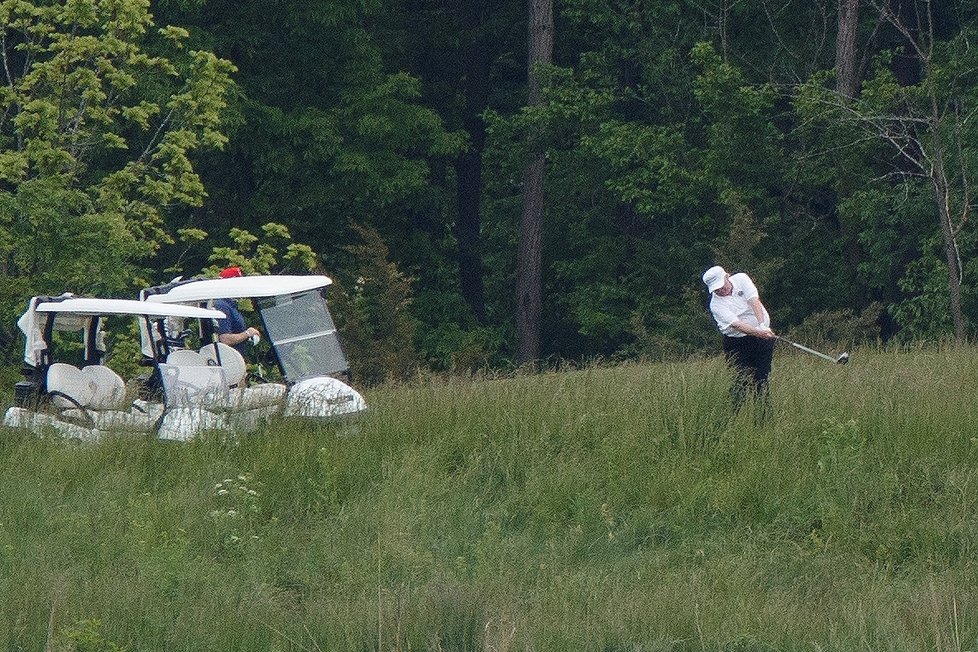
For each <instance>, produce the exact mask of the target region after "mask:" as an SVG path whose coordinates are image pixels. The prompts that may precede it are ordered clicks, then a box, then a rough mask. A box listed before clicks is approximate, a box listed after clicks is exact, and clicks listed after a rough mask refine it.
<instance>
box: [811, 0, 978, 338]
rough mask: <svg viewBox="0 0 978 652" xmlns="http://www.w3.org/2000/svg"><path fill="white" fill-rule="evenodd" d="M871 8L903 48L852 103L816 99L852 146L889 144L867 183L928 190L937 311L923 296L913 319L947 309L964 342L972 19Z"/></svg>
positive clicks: (972, 136)
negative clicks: (937, 262)
mask: <svg viewBox="0 0 978 652" xmlns="http://www.w3.org/2000/svg"><path fill="white" fill-rule="evenodd" d="M873 6H874V7H875V9H876V10H877V11H879V12H880V15H881V16H882V18H883V20H884V21H886V23H888V24H889V25H890V26H891V27H892V28H893V30H895V34H896V37H897V38H898V39H899V41H898V42H899V43H900V46H899V47H897V48H896V49H894V50H893V51H890V52H886V53H884V54H883V55H882V56H881V57H879V58H878V59H877V62H876V66H875V69H874V74H873V76H872V78H871V79H869V80H867V82H866V83H865V85H864V89H863V92H862V94H861V95H860V96H859V98H858V99H857V100H855V101H850V100H851V98H849V97H847V96H842V95H838V94H832V93H828V94H824V93H823V92H822V91H820V90H816V91H815V92H814V93H813V94H812V96H813V97H819V98H820V99H819V100H818V101H817V102H818V104H819V108H816V109H815V111H823V112H824V115H823V118H827V119H829V120H833V121H836V122H838V123H841V124H844V125H848V126H849V127H850V128H852V129H853V132H852V134H853V135H852V139H851V142H850V146H853V145H856V144H857V143H858V142H859V141H862V142H866V141H875V143H877V144H879V145H883V146H885V147H887V148H889V150H890V154H891V155H890V156H889V157H888V159H887V160H886V166H885V167H884V168H882V169H881V170H880V171H879V174H878V175H877V177H876V179H875V180H874V183H873V186H874V187H875V188H877V189H879V190H880V191H881V192H887V191H888V190H889V189H890V188H893V187H895V188H896V189H898V191H901V192H903V193H904V194H905V195H906V196H908V197H909V196H911V195H917V194H919V193H920V192H921V191H923V189H924V187H923V186H922V185H921V182H925V183H926V184H927V185H928V186H929V194H930V202H931V211H932V212H931V215H932V216H933V217H932V218H931V219H933V218H936V220H935V222H936V223H935V222H932V224H934V225H935V226H936V227H937V232H936V237H937V242H939V246H938V247H937V249H938V250H939V252H940V253H939V256H940V257H941V258H942V259H943V260H942V263H943V264H942V267H943V270H944V271H943V275H944V281H943V285H944V289H943V292H944V301H943V302H940V304H942V305H943V307H942V308H941V307H938V305H939V304H938V303H934V302H929V305H930V308H929V309H928V310H926V311H921V310H914V311H913V312H914V313H915V314H916V315H917V317H916V319H918V320H922V321H927V322H931V321H933V320H934V319H935V318H937V319H939V318H940V317H941V314H940V313H941V312H942V311H943V312H944V315H943V316H944V317H945V318H946V319H947V320H948V321H949V323H950V324H951V326H952V329H953V333H954V336H955V338H957V339H958V340H963V339H965V338H966V336H967V320H966V317H965V311H964V309H963V307H962V266H961V258H962V254H961V244H962V237H963V236H965V235H966V227H967V226H968V223H969V218H970V211H971V209H972V203H973V200H972V199H971V187H972V181H971V180H972V178H973V176H974V174H975V173H976V171H978V170H976V168H975V166H976V163H978V160H976V154H978V152H976V151H975V150H974V143H975V142H976V136H978V133H976V132H975V130H974V127H973V126H972V121H971V117H972V116H973V114H974V112H975V111H978V76H976V74H975V70H976V64H978V51H976V50H975V48H974V47H973V45H972V40H973V37H974V32H975V25H974V20H975V16H974V15H969V12H968V11H964V7H958V8H957V10H954V11H949V12H948V13H947V14H944V15H938V14H935V13H934V11H932V9H933V8H932V6H931V3H929V2H916V3H905V4H901V5H900V6H898V7H897V9H896V10H895V9H894V8H893V7H892V6H891V5H889V4H886V5H883V4H875V3H874V5H873ZM971 14H973V12H971ZM952 17H953V20H952ZM958 21H960V22H958ZM954 22H956V23H957V24H954V25H949V23H954ZM908 57H911V58H912V60H913V62H914V65H913V66H911V65H910V64H908V62H907V58H908ZM898 58H899V59H900V60H899V61H897V59H898ZM811 90H813V87H809V91H811ZM890 191H892V190H890ZM865 192H866V191H864V192H863V193H861V194H862V195H863V197H862V199H857V201H859V202H860V203H862V204H863V205H864V206H865V205H867V204H868V200H867V198H866V197H865V196H864V195H865ZM919 237H920V241H919V242H918V243H917V247H918V248H919V249H920V250H922V251H924V252H929V251H931V247H930V245H929V244H928V242H929V241H930V240H931V239H932V232H931V231H927V232H925V233H923V234H921V235H920V236H919ZM925 255H926V254H925ZM922 264H925V265H926V263H922ZM911 272H912V273H913V274H915V275H916V276H917V280H916V281H912V280H911V278H910V276H907V277H904V279H903V280H902V284H903V285H904V287H905V288H906V289H907V290H911V288H913V290H912V291H915V292H931V291H933V290H934V289H935V288H933V286H932V285H929V283H930V281H929V280H928V281H926V283H927V284H928V286H927V287H924V286H922V285H920V283H921V282H923V281H921V279H923V278H924V277H925V276H927V277H928V278H933V277H932V276H929V275H926V274H923V275H922V274H921V273H920V272H921V264H917V265H915V266H913V267H912V268H908V274H909V273H911ZM895 309H896V310H899V309H900V308H899V307H896V308H895ZM935 312H936V314H935ZM925 313H930V314H925ZM907 314H909V313H907ZM927 329H928V332H935V329H933V328H930V327H929V326H928V327H927Z"/></svg>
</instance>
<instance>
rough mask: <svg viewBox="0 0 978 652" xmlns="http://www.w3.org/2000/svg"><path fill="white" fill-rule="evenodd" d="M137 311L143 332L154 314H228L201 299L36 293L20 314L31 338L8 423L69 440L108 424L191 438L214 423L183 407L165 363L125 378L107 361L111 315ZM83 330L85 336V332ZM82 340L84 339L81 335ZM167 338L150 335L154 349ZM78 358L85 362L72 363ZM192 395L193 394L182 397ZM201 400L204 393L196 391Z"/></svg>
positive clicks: (94, 436)
mask: <svg viewBox="0 0 978 652" xmlns="http://www.w3.org/2000/svg"><path fill="white" fill-rule="evenodd" d="M119 317H122V318H123V319H132V318H136V319H138V320H139V323H140V326H141V327H142V329H143V331H144V333H146V334H148V333H150V332H151V329H152V323H153V320H159V319H201V320H207V321H211V320H213V319H219V318H223V317H224V313H222V312H220V311H217V310H210V309H204V308H200V307H196V306H181V305H166V304H148V303H145V302H142V301H132V300H127V299H96V298H84V297H76V296H74V295H72V294H64V295H61V296H58V297H48V296H40V297H34V298H32V299H31V300H30V302H29V303H28V308H27V311H26V312H25V313H24V314H23V315H22V316H21V317H20V319H19V320H18V321H17V326H18V327H19V328H20V330H21V331H22V332H23V333H24V335H25V337H26V340H27V342H26V346H25V347H24V362H25V367H24V375H25V378H26V379H25V380H23V381H20V382H18V383H17V384H16V386H15V388H14V405H13V406H12V407H10V408H9V409H8V410H7V411H6V413H5V414H4V418H3V424H4V425H5V426H9V427H19V428H26V429H29V430H32V431H35V432H39V431H42V430H44V429H48V428H50V429H53V430H55V431H56V432H57V433H59V434H60V435H61V436H63V437H65V438H68V439H79V440H82V441H97V440H99V439H100V438H101V437H102V435H103V434H104V433H105V432H107V431H113V430H114V431H124V432H129V433H132V432H142V433H152V432H156V433H158V434H159V436H161V437H164V438H186V437H188V436H192V434H194V433H195V432H197V431H199V430H200V429H201V428H203V427H214V426H215V425H216V424H215V423H214V420H213V419H211V420H210V421H208V422H206V423H205V422H201V420H200V419H196V420H194V419H188V418H187V417H186V415H185V414H183V413H182V411H181V409H179V404H180V403H181V396H180V394H179V392H178V391H177V390H178V389H179V388H178V387H177V385H176V384H174V383H170V384H169V386H167V385H165V384H163V383H161V382H157V383H156V386H157V388H156V391H154V390H153V383H152V382H147V381H151V379H153V378H156V379H160V378H161V373H162V371H161V369H160V368H159V366H158V365H155V363H154V362H153V361H154V360H155V359H156V356H155V355H152V356H150V357H149V358H147V361H146V363H147V364H148V365H149V366H150V367H152V372H151V374H150V375H149V376H147V377H146V378H144V379H133V380H130V382H129V383H126V381H124V380H123V379H122V377H120V376H119V375H118V374H117V373H116V372H115V371H113V370H112V369H110V368H109V367H107V366H105V364H104V362H105V348H106V346H105V322H106V321H107V320H112V319H113V318H119ZM79 335H80V338H78V336H79ZM79 339H80V341H79ZM160 341H162V338H149V337H147V338H146V339H145V341H144V343H143V344H144V346H149V347H150V349H151V350H152V349H153V348H154V347H156V346H157V343H158V342H160ZM72 358H74V360H73V361H77V362H78V364H77V366H76V364H72V363H71V362H66V360H70V359H72ZM183 399H184V402H186V399H187V396H183ZM195 399H197V400H198V402H199V401H201V400H203V398H202V397H200V396H195Z"/></svg>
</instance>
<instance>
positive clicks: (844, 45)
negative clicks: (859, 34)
mask: <svg viewBox="0 0 978 652" xmlns="http://www.w3.org/2000/svg"><path fill="white" fill-rule="evenodd" d="M838 26H839V31H838V33H837V34H836V38H835V75H836V90H837V91H838V92H839V93H840V94H841V95H842V96H843V97H847V98H849V99H853V98H855V97H856V96H857V95H858V94H859V81H860V80H859V66H858V58H859V57H858V54H859V53H858V50H857V48H856V31H857V28H858V26H859V0H839V20H838Z"/></svg>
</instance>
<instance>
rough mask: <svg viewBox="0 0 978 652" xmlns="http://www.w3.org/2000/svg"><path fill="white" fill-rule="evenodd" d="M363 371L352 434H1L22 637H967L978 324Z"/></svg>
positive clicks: (363, 643) (977, 613)
mask: <svg viewBox="0 0 978 652" xmlns="http://www.w3.org/2000/svg"><path fill="white" fill-rule="evenodd" d="M729 380H730V378H729V373H728V372H727V370H726V369H725V368H724V367H723V366H722V364H721V363H720V361H719V360H717V359H703V360H693V361H689V362H686V363H682V364H649V365H640V364H631V365H625V366H619V367H593V368H587V369H583V370H576V371H566V372H560V373H549V374H543V375H537V376H522V377H515V378H501V379H478V380H468V379H452V380H444V379H434V380H429V381H425V382H417V383H414V384H410V385H405V386H398V387H387V388H383V389H380V390H375V391H372V392H369V393H368V394H367V400H368V401H369V403H370V404H371V406H372V408H371V411H370V413H369V414H368V415H367V416H366V417H365V418H364V419H363V420H362V422H361V423H360V426H359V432H358V433H357V434H354V435H351V434H349V433H341V432H337V431H336V430H333V429H330V428H328V427H317V426H314V425H311V424H307V423H302V422H281V423H274V424H271V425H270V426H269V427H268V428H267V429H266V430H264V431H262V432H259V433H256V434H254V435H251V436H248V437H247V438H245V439H243V440H242V441H240V442H237V443H232V442H228V441H226V440H222V439H220V438H218V437H216V436H215V437H213V438H202V439H201V440H199V441H196V442H193V443H189V444H173V443H163V442H157V441H148V440H146V439H143V438H134V437H127V436H123V435H119V436H117V437H113V438H112V439H111V440H109V441H106V442H104V443H102V444H100V445H97V446H88V445H78V444H72V443H69V442H64V441H60V440H53V439H47V438H44V437H39V436H37V435H31V434H24V433H14V432H4V433H2V437H0V649H4V650H32V651H41V650H70V649H76V650H79V651H83V650H84V651H93V650H118V649H125V650H130V651H134V650H181V651H183V650H186V651H191V650H192V651H195V652H200V651H210V650H214V651H218V650H220V651H221V652H227V651H230V650H241V651H258V650H269V651H279V650H282V651H284V650H293V651H294V650H315V651H320V650H321V651H327V650H329V651H333V650H356V651H367V650H377V651H382V652H386V651H391V650H397V651H407V650H479V651H483V650H485V651H490V650H491V651H494V652H504V651H506V650H594V651H609V652H610V651H613V650H621V651H625V650H634V651H643V652H645V651H653V650H730V651H733V650H737V651H747V650H816V651H818V650H840V651H841V650H846V651H849V650H873V651H878V650H901V651H902V650H973V649H975V648H976V646H978V642H976V637H978V554H976V553H978V550H976V547H978V512H976V509H978V468H976V462H978V425H976V424H978V401H976V393H978V392H976V382H978V352H976V351H975V350H974V349H972V348H955V347H948V348H942V349H921V350H914V351H875V350H857V351H854V352H852V361H851V363H850V364H849V365H848V366H838V365H832V364H829V363H827V362H824V361H821V360H819V359H817V358H813V357H810V356H804V355H802V354H798V355H796V354H793V353H792V352H789V351H785V350H783V349H779V354H778V355H777V356H776V358H775V372H774V374H773V376H772V397H771V406H770V407H771V410H770V414H769V416H768V417H767V418H766V419H760V418H758V415H757V414H755V412H754V410H753V409H752V408H751V407H750V406H748V407H747V408H745V409H744V410H742V411H741V412H740V413H738V414H732V413H731V411H730V408H729V407H728V403H727V390H728V385H729Z"/></svg>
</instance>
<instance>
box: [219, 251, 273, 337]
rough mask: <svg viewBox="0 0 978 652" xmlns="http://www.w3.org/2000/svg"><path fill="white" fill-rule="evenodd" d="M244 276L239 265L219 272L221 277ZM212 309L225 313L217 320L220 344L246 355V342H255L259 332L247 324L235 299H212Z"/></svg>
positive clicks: (259, 335) (259, 334)
mask: <svg viewBox="0 0 978 652" xmlns="http://www.w3.org/2000/svg"><path fill="white" fill-rule="evenodd" d="M239 276H244V274H243V273H242V272H241V268H240V267H228V268H227V269H225V270H223V271H222V272H221V278H238V277H239ZM214 309H215V310H220V311H221V312H223V313H224V314H226V315H227V317H225V318H224V319H219V320H218V321H217V328H216V331H217V340H218V341H219V342H221V343H222V344H227V345H228V346H233V347H234V348H235V349H236V350H237V351H238V353H240V354H241V355H246V354H247V351H248V347H247V345H248V343H249V342H250V343H252V344H256V343H257V342H258V338H259V337H261V332H260V331H259V330H258V329H257V328H255V327H253V326H248V325H247V323H246V322H245V318H244V315H242V314H241V310H240V309H238V303H237V301H235V300H233V299H217V300H216V301H214Z"/></svg>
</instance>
